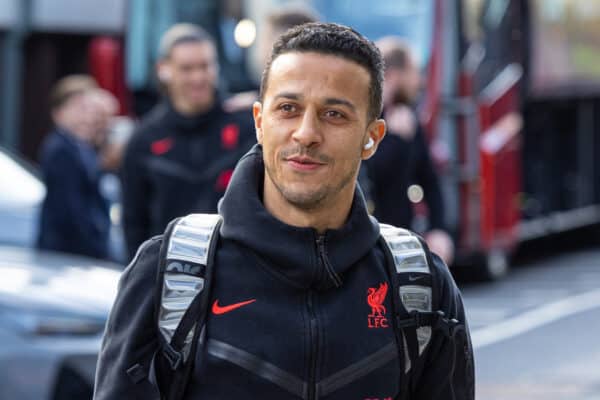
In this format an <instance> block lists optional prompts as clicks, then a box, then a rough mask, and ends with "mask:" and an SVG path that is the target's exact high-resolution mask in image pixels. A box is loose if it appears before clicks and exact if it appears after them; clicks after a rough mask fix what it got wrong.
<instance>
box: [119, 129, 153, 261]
mask: <svg viewBox="0 0 600 400" xmlns="http://www.w3.org/2000/svg"><path fill="white" fill-rule="evenodd" d="M140 135H141V132H137V134H135V135H134V137H133V138H132V139H131V141H130V143H129V145H128V146H127V149H126V150H125V157H124V160H123V166H122V168H121V178H122V182H123V186H122V193H123V195H122V200H123V228H124V232H125V241H126V244H127V251H128V256H129V258H132V257H133V256H134V255H135V251H136V250H137V248H138V247H139V246H140V244H142V243H143V242H144V240H146V239H148V238H149V237H150V235H151V234H150V202H149V197H150V188H149V183H148V182H147V180H146V179H147V178H146V174H145V171H144V169H143V166H142V165H143V164H142V158H143V157H144V151H143V142H142V141H141V137H140Z"/></svg>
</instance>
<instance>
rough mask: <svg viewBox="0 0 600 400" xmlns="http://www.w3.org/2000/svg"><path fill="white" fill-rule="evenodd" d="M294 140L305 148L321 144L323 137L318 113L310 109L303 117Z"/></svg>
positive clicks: (293, 136)
mask: <svg viewBox="0 0 600 400" xmlns="http://www.w3.org/2000/svg"><path fill="white" fill-rule="evenodd" d="M292 138H293V139H294V141H296V142H297V143H299V144H301V145H302V146H304V147H309V146H313V145H315V144H318V143H321V141H322V135H321V131H320V128H319V118H318V115H317V113H316V111H314V110H312V109H310V108H308V109H306V111H305V112H304V114H303V115H302V119H301V120H300V125H299V126H298V128H297V129H296V130H295V131H294V133H293V134H292Z"/></svg>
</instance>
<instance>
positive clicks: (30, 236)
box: [0, 149, 122, 400]
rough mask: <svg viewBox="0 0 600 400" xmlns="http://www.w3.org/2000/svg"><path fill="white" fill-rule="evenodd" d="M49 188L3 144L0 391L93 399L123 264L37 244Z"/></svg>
mask: <svg viewBox="0 0 600 400" xmlns="http://www.w3.org/2000/svg"><path fill="white" fill-rule="evenodd" d="M44 195H45V190H44V186H43V184H42V183H41V182H40V181H39V179H38V178H37V177H36V176H35V174H34V173H32V171H31V170H29V169H28V167H27V166H26V165H24V164H23V163H22V162H20V161H19V160H18V159H16V158H15V157H14V156H9V155H8V153H6V152H5V151H2V149H0V276H1V277H2V278H1V279H0V399H20V400H30V399H31V400H33V399H35V400H45V399H48V400H63V399H91V397H92V388H93V378H94V371H95V365H96V357H97V353H98V350H99V348H100V341H101V337H102V332H103V330H104V324H105V322H106V319H107V316H108V312H109V310H110V307H111V305H112V302H113V300H114V297H115V294H116V290H117V283H118V279H119V275H120V271H121V269H122V267H121V266H120V265H117V264H112V263H108V262H103V261H98V260H93V259H89V258H85V257H78V256H72V255H67V254H58V253H52V252H39V251H37V250H35V249H34V248H33V244H34V243H35V235H36V231H37V229H36V226H37V215H38V212H39V208H40V204H41V201H42V200H43V196H44Z"/></svg>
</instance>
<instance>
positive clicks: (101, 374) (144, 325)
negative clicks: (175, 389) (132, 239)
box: [94, 237, 161, 400]
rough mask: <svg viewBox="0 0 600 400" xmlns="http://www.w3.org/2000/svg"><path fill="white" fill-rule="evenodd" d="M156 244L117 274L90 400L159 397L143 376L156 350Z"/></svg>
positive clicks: (156, 241) (148, 245)
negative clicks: (114, 297) (92, 396)
mask: <svg viewBox="0 0 600 400" xmlns="http://www.w3.org/2000/svg"><path fill="white" fill-rule="evenodd" d="M160 243H161V239H160V237H156V238H153V239H151V240H148V241H147V242H145V243H144V244H143V245H142V246H141V247H140V249H139V250H138V252H137V254H136V256H135V257H134V259H133V261H132V262H131V264H130V265H129V266H128V267H127V268H126V269H125V271H124V272H123V275H122V276H121V280H120V281H119V290H118V293H117V297H116V299H115V302H114V304H113V307H112V310H111V312H110V316H109V319H108V322H107V324H106V329H105V332H104V337H103V339H102V347H101V350H100V354H99V356H98V364H97V368H96V380H95V387H94V400H109V399H110V400H114V399H144V400H152V399H159V394H158V391H157V389H156V388H155V386H154V385H153V384H151V383H150V381H149V380H148V374H149V370H150V364H151V362H152V357H153V356H154V353H155V352H156V350H157V349H158V346H159V342H158V336H157V335H158V333H157V328H156V319H155V298H156V293H155V291H156V287H157V286H156V276H157V271H158V257H159V251H160ZM128 371H129V373H128Z"/></svg>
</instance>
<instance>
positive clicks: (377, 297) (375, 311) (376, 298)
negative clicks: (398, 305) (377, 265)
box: [367, 282, 388, 317]
mask: <svg viewBox="0 0 600 400" xmlns="http://www.w3.org/2000/svg"><path fill="white" fill-rule="evenodd" d="M387 291H388V284H387V282H384V283H380V284H379V288H377V289H375V288H369V289H368V291H367V293H368V295H367V303H369V306H371V314H369V317H382V316H383V315H384V314H385V312H386V310H385V306H384V305H383V302H384V301H385V296H386V295H387Z"/></svg>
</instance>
